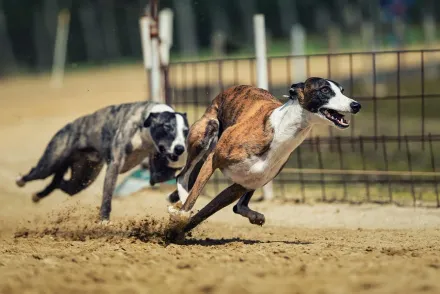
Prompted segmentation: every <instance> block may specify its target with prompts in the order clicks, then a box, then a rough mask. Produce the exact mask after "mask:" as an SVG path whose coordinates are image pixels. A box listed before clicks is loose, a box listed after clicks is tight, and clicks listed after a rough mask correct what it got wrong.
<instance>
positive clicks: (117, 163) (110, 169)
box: [100, 153, 123, 221]
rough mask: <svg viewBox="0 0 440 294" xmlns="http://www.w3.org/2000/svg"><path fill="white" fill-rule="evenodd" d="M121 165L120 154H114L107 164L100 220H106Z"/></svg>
mask: <svg viewBox="0 0 440 294" xmlns="http://www.w3.org/2000/svg"><path fill="white" fill-rule="evenodd" d="M122 166H123V157H122V155H121V154H119V153H118V154H114V157H113V159H112V160H111V161H110V162H109V163H108V165H107V171H106V174H105V180H104V193H103V197H102V204H101V213H100V215H101V220H103V221H108V220H109V219H110V212H111V210H112V197H113V192H114V190H115V186H116V181H117V179H118V174H119V172H120V169H121V167H122Z"/></svg>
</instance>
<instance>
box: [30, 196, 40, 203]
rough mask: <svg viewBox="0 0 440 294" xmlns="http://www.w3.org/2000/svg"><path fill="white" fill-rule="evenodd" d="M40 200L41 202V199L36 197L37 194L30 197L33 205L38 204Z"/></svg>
mask: <svg viewBox="0 0 440 294" xmlns="http://www.w3.org/2000/svg"><path fill="white" fill-rule="evenodd" d="M40 200H41V198H40V197H38V195H37V194H33V195H32V202H34V203H38V202H40Z"/></svg>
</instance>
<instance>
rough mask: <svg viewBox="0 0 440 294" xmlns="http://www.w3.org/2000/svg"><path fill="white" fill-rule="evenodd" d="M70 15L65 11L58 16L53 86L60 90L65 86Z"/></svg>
mask: <svg viewBox="0 0 440 294" xmlns="http://www.w3.org/2000/svg"><path fill="white" fill-rule="evenodd" d="M69 24H70V13H69V11H68V10H63V11H61V12H60V13H59V15H58V23H57V34H56V39H55V49H54V56H53V64H52V78H51V86H52V87H53V88H59V87H61V86H62V85H63V78H64V68H65V64H66V54H67V40H68V37H69Z"/></svg>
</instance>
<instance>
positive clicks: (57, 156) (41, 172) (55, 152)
mask: <svg viewBox="0 0 440 294" xmlns="http://www.w3.org/2000/svg"><path fill="white" fill-rule="evenodd" d="M75 141H76V139H75V138H74V136H72V133H71V126H70V124H69V125H67V126H65V127H64V128H62V129H61V130H59V131H58V132H57V133H56V134H55V135H54V136H53V137H52V139H51V140H50V142H49V143H48V144H47V147H46V149H45V150H44V153H43V155H42V156H41V158H40V160H39V161H38V163H37V165H36V166H35V167H33V168H32V169H31V170H30V171H29V173H28V174H26V175H24V176H18V177H17V179H16V181H15V182H16V184H17V186H19V187H23V186H24V185H25V184H26V182H29V181H33V180H42V179H45V178H47V177H49V176H50V175H52V174H53V173H54V172H55V171H56V170H57V169H58V168H59V167H60V166H61V165H63V164H65V162H64V161H65V160H66V158H67V157H68V156H69V154H70V152H71V150H72V148H70V147H71V145H72V144H74V142H75Z"/></svg>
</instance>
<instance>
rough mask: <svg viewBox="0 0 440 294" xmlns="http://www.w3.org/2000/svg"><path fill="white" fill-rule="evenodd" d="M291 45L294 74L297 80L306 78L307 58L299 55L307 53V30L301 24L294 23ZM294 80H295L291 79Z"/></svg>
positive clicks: (300, 80)
mask: <svg viewBox="0 0 440 294" xmlns="http://www.w3.org/2000/svg"><path fill="white" fill-rule="evenodd" d="M290 46H291V48H292V51H291V52H292V55H293V57H292V76H293V79H294V80H295V81H298V82H303V81H305V80H306V78H307V77H306V58H305V57H297V56H298V55H299V56H302V55H305V53H306V32H305V30H304V28H303V27H302V26H301V25H300V24H294V25H293V26H292V29H291V31H290ZM289 82H293V81H289Z"/></svg>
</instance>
